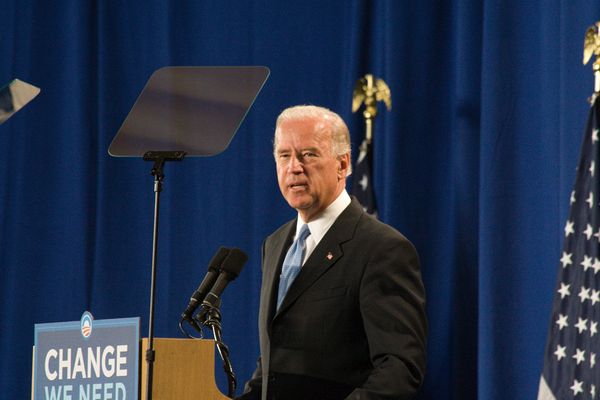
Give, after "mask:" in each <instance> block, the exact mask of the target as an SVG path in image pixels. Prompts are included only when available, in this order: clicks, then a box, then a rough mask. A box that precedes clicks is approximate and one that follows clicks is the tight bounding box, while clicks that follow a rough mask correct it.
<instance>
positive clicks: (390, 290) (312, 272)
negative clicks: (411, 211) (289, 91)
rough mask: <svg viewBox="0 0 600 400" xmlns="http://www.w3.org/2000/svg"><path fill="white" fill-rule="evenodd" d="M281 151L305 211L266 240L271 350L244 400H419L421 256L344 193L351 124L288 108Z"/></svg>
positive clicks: (279, 136)
mask: <svg viewBox="0 0 600 400" xmlns="http://www.w3.org/2000/svg"><path fill="white" fill-rule="evenodd" d="M274 155H275V160H276V165H277V179H278V182H279V187H280V190H281V192H282V194H283V197H284V198H285V199H286V200H287V202H288V203H289V205H290V206H291V207H293V208H294V209H296V210H297V211H298V217H297V218H296V219H294V220H292V221H290V222H288V223H287V224H285V225H283V226H282V227H280V228H279V229H278V230H277V231H275V232H274V233H273V234H271V235H270V236H269V237H267V239H266V240H265V242H264V244H263V248H262V271H263V279H262V289H261V297H260V311H259V334H260V354H261V356H260V358H259V361H258V366H257V369H256V371H255V372H254V374H253V376H252V378H251V379H250V381H248V383H247V384H246V388H245V392H244V394H243V395H242V396H240V399H261V398H262V399H272V400H296V399H298V400H299V399H302V400H312V399H314V400H329V399H331V400H337V399H412V398H414V397H415V395H416V393H417V391H418V389H419V387H420V385H421V382H422V380H423V375H424V372H425V348H426V334H427V321H426V317H425V290H424V288H423V284H422V281H421V275H420V270H419V260H418V255H417V252H416V250H415V248H414V247H413V246H412V244H411V243H410V242H409V241H408V240H407V239H406V238H405V237H404V236H402V234H400V233H399V232H398V231H396V230H395V229H393V228H392V227H390V226H388V225H386V224H384V223H382V222H380V221H378V220H376V219H375V218H373V217H371V216H369V215H368V214H366V213H365V212H364V211H363V210H362V207H361V206H360V204H358V202H357V201H356V200H355V199H351V198H350V196H349V195H348V193H347V192H346V190H345V183H346V176H347V175H349V173H350V168H351V165H350V136H349V133H348V128H347V127H346V124H345V123H344V122H343V120H342V119H341V118H340V117H339V116H338V115H337V114H335V113H333V112H331V111H329V110H327V109H325V108H321V107H315V106H297V107H292V108H289V109H287V110H285V111H284V112H282V114H281V115H280V116H279V118H278V119H277V124H276V128H275V138H274ZM290 271H296V272H290Z"/></svg>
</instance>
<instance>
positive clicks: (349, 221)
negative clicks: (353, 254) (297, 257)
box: [271, 200, 363, 318]
mask: <svg viewBox="0 0 600 400" xmlns="http://www.w3.org/2000/svg"><path fill="white" fill-rule="evenodd" d="M362 213H363V211H362V207H361V206H360V205H359V204H358V203H357V202H356V200H353V201H352V203H351V204H350V205H349V206H348V207H347V208H346V209H345V210H344V211H343V212H342V213H341V214H340V216H339V217H338V218H337V220H336V221H335V222H334V223H333V225H332V226H331V228H329V231H328V232H327V233H326V234H325V236H324V237H323V239H321V241H320V242H319V244H318V245H317V247H316V248H315V249H314V250H313V252H312V253H311V255H310V257H309V258H308V260H306V262H305V263H304V265H303V266H302V270H301V271H300V274H298V277H297V278H296V279H295V280H294V282H293V283H292V286H290V288H289V290H288V292H287V294H286V296H285V298H284V299H283V302H282V303H281V307H280V308H279V311H278V312H277V313H276V314H275V316H274V318H277V316H278V315H279V314H281V313H283V312H285V310H286V309H287V308H288V307H289V306H290V305H291V304H293V303H294V302H295V301H296V299H297V298H298V296H300V295H301V294H302V293H303V292H304V291H305V290H306V289H307V288H309V287H310V286H311V285H312V284H313V283H314V282H315V281H316V280H318V279H319V278H320V277H321V275H323V274H324V273H325V272H327V270H328V269H329V268H331V267H332V266H333V265H334V264H335V263H336V262H338V260H339V259H340V258H342V257H343V253H342V247H341V244H342V243H344V242H347V241H348V240H350V239H352V237H353V236H354V231H355V229H356V224H357V223H358V220H359V218H360V216H361V214H362ZM286 252H287V247H286V248H284V250H283V255H282V257H283V258H285V253H286ZM283 258H281V260H280V263H279V265H281V263H283ZM275 269H276V270H278V268H275ZM273 278H274V277H273ZM272 290H277V288H275V287H272ZM271 298H273V296H271Z"/></svg>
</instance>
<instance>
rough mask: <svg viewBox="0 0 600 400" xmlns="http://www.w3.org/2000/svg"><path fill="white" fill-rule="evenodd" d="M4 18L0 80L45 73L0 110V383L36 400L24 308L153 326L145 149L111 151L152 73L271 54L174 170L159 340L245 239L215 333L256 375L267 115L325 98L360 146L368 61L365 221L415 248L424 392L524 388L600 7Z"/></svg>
mask: <svg viewBox="0 0 600 400" xmlns="http://www.w3.org/2000/svg"><path fill="white" fill-rule="evenodd" d="M0 13H1V14H0V15H1V16H2V18H1V19H2V23H1V24H0V81H2V82H7V81H9V80H10V79H13V78H20V79H22V80H25V81H28V82H31V83H33V84H35V85H37V86H39V87H41V89H42V92H41V94H40V95H39V97H38V98H36V99H35V100H34V101H33V102H32V103H31V104H30V105H28V106H27V107H26V108H25V109H24V110H23V111H21V112H19V113H18V114H16V115H15V116H14V117H13V118H12V119H10V120H9V121H8V122H7V123H5V124H4V125H2V126H0V148H1V149H2V156H1V157H0V172H1V173H0V177H1V178H0V179H1V181H0V321H1V324H2V327H1V328H0V393H1V394H0V397H2V398H6V399H24V398H27V397H28V396H29V392H30V371H31V346H32V345H33V326H34V323H38V322H55V321H71V320H78V319H79V318H80V316H81V314H82V312H83V311H84V310H90V311H91V312H92V313H93V314H94V316H95V317H96V318H100V319H106V318H119V317H131V316H140V317H141V320H142V335H144V336H145V335H146V333H147V323H148V308H149V306H148V297H149V296H148V294H149V286H150V261H151V259H150V256H151V239H152V212H153V196H154V193H153V191H152V176H150V168H151V165H150V164H148V163H145V162H143V161H142V160H141V159H134V158H112V157H110V156H109V155H108V153H107V149H108V146H109V144H110V142H111V140H112V138H113V137H114V135H115V134H116V132H117V130H118V129H119V127H120V125H121V123H122V122H123V120H124V119H125V117H126V116H127V113H128V111H129V109H130V108H131V107H132V105H133V103H134V102H135V99H136V98H137V95H138V94H139V92H140V91H141V90H142V88H143V86H144V84H145V82H146V81H147V79H148V78H149V76H150V75H151V74H152V72H153V71H154V70H156V69H158V68H161V67H164V66H175V65H186V66H205V65H207V66H220V65H227V66H229V65H265V66H267V67H269V68H270V70H271V76H270V79H269V80H268V81H267V83H266V85H265V87H264V89H263V91H262V92H261V94H260V95H259V97H258V99H257V101H256V103H255V104H254V106H253V107H252V109H251V111H250V113H249V115H248V117H247V119H246V120H245V122H244V123H243V124H242V126H241V128H240V130H239V131H238V133H237V135H236V136H235V138H234V139H233V141H232V143H231V145H230V147H229V148H228V149H227V150H226V151H225V152H224V153H222V154H220V155H218V156H215V157H210V158H189V159H186V160H185V161H184V162H183V163H171V164H168V165H167V167H166V170H165V172H166V180H165V189H164V191H163V194H162V204H161V223H160V229H161V231H160V235H161V237H160V244H159V260H158V283H157V297H156V326H155V333H156V336H158V337H179V331H178V329H177V321H178V316H179V314H180V313H181V311H182V310H183V308H184V307H185V305H186V304H187V299H188V297H189V295H190V294H191V292H193V290H194V289H195V288H196V286H197V285H198V283H199V281H200V280H201V278H202V276H203V275H204V273H205V272H206V265H207V263H208V261H209V259H210V258H211V256H212V254H213V252H214V251H215V250H216V249H217V247H218V246H219V245H227V246H236V247H240V248H242V249H243V250H245V251H246V252H247V253H248V254H249V257H250V259H249V262H248V264H247V266H246V267H245V270H244V271H242V274H241V276H240V277H239V278H238V279H237V280H236V281H235V282H233V283H232V284H231V285H230V287H229V288H228V289H227V292H226V293H225V296H224V300H223V306H222V311H223V329H224V335H223V336H224V340H225V341H226V343H227V344H229V346H230V348H231V353H232V361H233V364H234V368H235V371H236V372H237V375H238V378H239V380H240V386H241V383H243V381H245V380H246V379H247V378H248V377H249V376H250V374H251V372H252V370H253V369H254V365H255V360H256V357H257V355H258V334H257V326H256V318H257V309H258V292H259V284H260V254H259V248H260V245H261V242H262V240H263V238H264V237H265V236H266V235H267V234H268V233H270V232H271V231H273V230H274V229H275V228H276V227H278V226H279V225H280V224H281V223H283V222H284V221H287V220H288V219H290V218H292V217H293V216H294V213H293V211H292V210H290V209H289V208H288V206H287V204H286V203H285V201H284V200H283V199H282V198H281V196H280V194H279V191H278V188H277V185H276V176H275V168H274V162H273V159H272V156H271V154H272V153H271V151H272V149H271V145H272V142H271V137H272V133H273V126H274V120H275V118H276V116H277V114H278V113H279V112H280V111H281V110H282V109H283V108H285V107H287V106H289V105H294V104H298V103H312V104H320V105H324V106H326V107H329V108H331V109H333V110H335V111H337V112H339V113H340V114H341V115H342V116H343V117H344V118H345V119H346V120H347V121H348V123H349V125H350V128H351V131H352V138H353V144H354V148H355V149H357V147H358V144H359V143H360V140H361V137H362V132H363V130H364V126H363V122H362V120H361V118H360V116H357V115H353V114H352V113H351V111H350V104H351V93H352V89H353V86H354V82H355V81H356V79H358V78H359V77H360V76H362V75H364V74H365V73H369V72H370V73H373V74H375V75H376V76H379V77H381V78H383V79H385V80H386V81H387V83H388V85H389V86H390V88H391V91H392V96H393V108H392V111H391V112H387V111H384V108H383V106H382V107H381V108H380V110H381V111H380V115H379V116H378V118H377V120H376V129H375V130H376V132H375V148H374V153H375V161H374V174H375V178H374V179H375V191H376V195H377V201H378V206H379V214H380V218H381V219H382V220H384V221H385V222H387V223H389V224H391V225H393V226H395V227H396V228H398V229H399V230H400V231H402V232H404V233H405V234H406V236H408V237H409V238H410V239H411V240H412V241H413V242H414V244H415V245H416V247H417V249H418V250H419V253H420V256H421V261H422V272H423V277H424V281H425V285H426V289H427V293H428V307H427V311H428V316H429V321H430V335H429V354H428V360H429V361H428V371H427V377H426V382H425V385H424V387H423V391H422V395H421V398H422V399H436V400H440V399H442V400H444V399H494V400H495V399H498V400H505V399H531V398H535V396H536V393H537V385H538V381H539V376H540V373H541V370H542V363H543V349H544V345H545V341H546V336H547V329H548V326H549V323H550V322H549V318H550V306H551V301H552V296H553V291H554V286H555V281H556V273H557V268H558V259H559V252H560V248H561V243H562V237H563V226H564V222H565V219H566V216H567V209H568V200H569V194H570V191H571V187H572V184H573V181H574V177H575V167H576V165H577V156H578V154H579V146H580V142H581V136H582V133H583V128H584V123H585V118H586V114H587V110H588V103H587V101H586V99H587V97H588V96H589V95H590V94H591V92H592V91H593V77H592V72H591V66H589V65H588V66H583V65H582V63H581V59H582V45H583V37H584V32H585V29H586V28H587V27H588V26H590V25H592V24H593V23H594V22H595V21H596V20H598V19H600V1H598V0H595V1H570V0H564V1H559V0H557V1H549V0H548V1H543V0H530V1H516V0H510V1H506V0H488V1H485V2H481V1H475V0H457V1H453V2H445V1H432V0H420V1H396V0H373V1H360V0H336V1H333V0H332V1H320V0H319V1H317V0H314V1H313V0H305V1H301V2H300V1H285V2H283V1H275V0H273V1H268V0H262V1H259V0H255V1H242V0H239V1H233V0H224V1H218V2H217V1H204V0H202V1H174V0H173V1H164V0H161V1H145V2H141V1H140V2H117V1H75V0H70V1H66V0H57V1H52V2H48V1H39V0H38V1H35V0H28V1H23V0H18V1H17V0H14V1H11V0H0ZM355 153H357V152H356V151H355ZM354 155H356V154H354ZM216 374H217V380H218V381H219V385H220V387H221V388H222V390H223V391H226V386H225V379H224V376H223V373H222V371H221V368H220V366H219V364H217V371H216Z"/></svg>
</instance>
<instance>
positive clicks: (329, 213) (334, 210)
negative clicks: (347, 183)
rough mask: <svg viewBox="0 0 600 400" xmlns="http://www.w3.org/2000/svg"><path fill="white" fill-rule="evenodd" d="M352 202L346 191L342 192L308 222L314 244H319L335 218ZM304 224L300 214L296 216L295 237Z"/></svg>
mask: <svg viewBox="0 0 600 400" xmlns="http://www.w3.org/2000/svg"><path fill="white" fill-rule="evenodd" d="M351 202H352V200H351V199H350V195H349V194H348V192H347V191H346V189H344V190H342V193H340V195H339V196H338V197H337V198H336V199H335V200H334V201H333V203H331V204H330V205H329V206H328V207H327V208H326V209H325V210H324V211H323V212H322V213H321V215H319V216H318V217H317V218H316V219H314V220H312V221H310V222H309V223H308V229H310V236H309V238H312V240H314V242H315V243H319V242H320V241H321V239H322V238H323V236H325V234H326V233H327V231H328V230H329V228H331V225H333V223H334V222H335V220H336V219H337V217H339V216H340V214H341V213H342V212H343V211H344V210H345V209H346V207H348V205H349V204H350V203H351ZM304 224H305V222H304V221H303V220H302V218H300V214H298V218H297V221H296V235H295V236H294V237H297V236H298V233H299V232H300V228H301V227H302V225H304Z"/></svg>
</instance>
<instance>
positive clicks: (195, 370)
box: [140, 338, 229, 400]
mask: <svg viewBox="0 0 600 400" xmlns="http://www.w3.org/2000/svg"><path fill="white" fill-rule="evenodd" d="M153 344H154V350H155V353H156V358H155V360H154V366H153V372H152V373H153V376H152V398H153V399H158V400H188V399H189V400H226V399H229V397H227V396H225V395H224V394H223V393H221V391H219V389H218V388H217V385H216V384H215V342H214V341H213V340H207V339H162V338H158V339H157V338H155V339H154V342H153ZM147 348H148V339H147V338H144V339H142V347H141V352H140V354H141V357H140V358H141V360H140V362H141V368H140V377H141V379H140V389H141V390H140V400H144V399H145V398H146V380H147V377H148V374H147V369H148V365H147V364H146V360H145V356H144V355H145V354H146V349H147Z"/></svg>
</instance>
